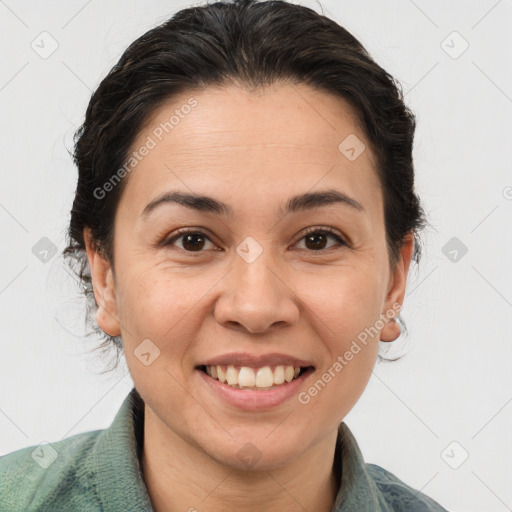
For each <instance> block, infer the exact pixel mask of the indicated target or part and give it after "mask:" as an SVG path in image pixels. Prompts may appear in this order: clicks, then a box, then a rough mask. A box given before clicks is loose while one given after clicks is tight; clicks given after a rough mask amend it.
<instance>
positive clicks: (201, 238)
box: [164, 231, 213, 252]
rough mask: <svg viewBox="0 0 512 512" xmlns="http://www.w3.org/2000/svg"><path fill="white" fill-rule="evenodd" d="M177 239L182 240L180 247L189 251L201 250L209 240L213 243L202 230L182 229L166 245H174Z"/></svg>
mask: <svg viewBox="0 0 512 512" xmlns="http://www.w3.org/2000/svg"><path fill="white" fill-rule="evenodd" d="M177 240H182V243H181V244H182V246H181V247H180V249H183V250H184V251H187V252H201V251H202V250H203V249H204V246H205V244H206V243H207V242H210V243H211V244H212V245H213V243H212V242H211V240H210V239H209V238H208V237H207V236H206V235H205V234H204V233H202V232H201V231H182V232H180V234H178V235H176V236H174V237H173V238H171V239H170V240H168V241H167V242H165V244H164V245H174V244H175V242H176V241H177Z"/></svg>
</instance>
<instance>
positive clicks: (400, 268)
mask: <svg viewBox="0 0 512 512" xmlns="http://www.w3.org/2000/svg"><path fill="white" fill-rule="evenodd" d="M413 252H414V236H413V233H409V234H408V235H407V236H406V238H405V241H404V245H403V247H402V249H401V250H400V255H399V261H398V262H397V264H396V267H395V270H394V271H393V273H392V274H391V276H390V279H389V288H388V293H387V296H386V301H385V309H384V311H383V312H382V313H383V320H384V321H385V322H386V323H385V325H384V327H383V328H382V330H381V332H380V339H381V341H394V340H396V339H397V338H398V336H400V324H398V322H396V321H395V320H394V318H396V317H397V316H398V313H399V311H400V310H399V308H398V307H397V305H398V304H399V305H400V307H401V306H402V304H403V302H404V296H405V286H406V284H407V273H408V271H409V265H410V263H411V259H412V255H413ZM393 306H394V307H393ZM390 311H396V313H395V314H394V316H393V317H391V318H390V315H391V314H390ZM386 313H387V314H386Z"/></svg>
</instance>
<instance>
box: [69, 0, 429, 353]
mask: <svg viewBox="0 0 512 512" xmlns="http://www.w3.org/2000/svg"><path fill="white" fill-rule="evenodd" d="M285 82H288V83H292V84H293V83H303V84H307V85H310V86H312V87H313V88H315V89H317V90H320V91H323V92H326V93H330V94H332V95H335V96H338V97H341V98H344V99H345V100H347V101H348V102H349V103H350V104H351V105H352V107H353V108H354V110H355V112H356V114H357V116H358V119H359V122H360V124H361V126H362V127H363V129H364V131H365V133H366V136H367V138H368V141H369V142H370V145H371V149H372V152H373V155H374V157H375V161H376V172H377V174H378V176H379V179H380V183H381V185H382V191H383V197H384V218H385V229H386V240H387V247H388V255H389V261H390V265H391V267H393V266H394V264H395V263H396V262H397V260H398V256H399V251H400V249H401V247H402V246H403V243H404V241H405V237H406V236H407V235H408V234H409V233H412V234H413V235H414V238H415V252H414V255H413V259H414V260H415V261H416V262H417V263H418V262H419V259H420V244H419V241H420V240H419V238H418V234H419V232H420V230H421V229H422V228H423V227H424V226H425V224H426V218H425V214H424V212H423V210H422V208H421V206H420V201H419V198H418V197H417V195H416V194H415V192H414V168H413V161H412V148H413V137H414V130H415V118H414V115H413V114H412V112H411V111H410V110H409V109H408V108H407V107H406V106H405V104H404V101H403V93H402V90H401V87H400V85H399V83H398V82H397V81H396V80H395V79H394V78H393V77H392V76H391V75H390V74H388V73H387V72H386V71H385V70H384V69H382V68H381V67H380V66H379V65H378V64H377V63H376V62H375V61H374V60H373V59H372V58H371V57H370V56H369V55H368V53H367V52H366V50H365V49H364V48H363V46H362V45H361V43H360V42H359V41H358V40H357V39H356V38H355V37H354V36H353V35H351V34H350V33H349V32H348V31H347V30H345V29H344V28H343V27H341V26H340V25H339V24H337V23H336V22H335V21H333V20H331V19H329V18H327V17H325V16H323V15H321V14H318V13H316V12H315V11H313V10H312V9H309V8H307V7H304V6H299V5H295V4H291V3H288V2H286V1H280V0H271V1H264V2H258V1H256V0H239V1H237V0H234V1H222V2H216V3H211V4H207V5H203V6H198V7H191V8H187V9H183V10H181V11H179V12H178V13H176V14H175V15H174V16H172V17H171V18H170V19H169V20H167V21H165V22H164V23H162V24H161V25H159V26H157V27H156V28H153V29H151V30H149V31H148V32H146V33H145V34H144V35H142V36H141V37H139V38H138V39H137V40H136V41H134V42H133V43H132V44H131V45H130V46H129V47H128V48H127V49H126V51H125V52H124V53H123V55H122V56H121V58H120V60H119V62H118V63H117V64H116V65H115V66H114V67H113V68H112V69H111V71H110V72H109V73H108V75H107V76H106V77H105V78H104V79H103V81H102V82H101V83H100V85H99V87H98V88H97V90H96V91H95V92H94V94H93V95H92V97H91V100H90V102H89V105H88V108H87V112H86V115H85V121H84V123H83V124H82V126H80V128H79V129H78V130H77V132H76V134H75V139H74V140H75V148H74V155H73V156H74V162H75V164H76V166H77V167H78V184H77V189H76V195H75V199H74V202H73V207H72V210H71V221H70V226H69V231H68V246H67V247H66V249H65V250H64V252H63V254H64V256H65V257H66V258H68V259H69V260H70V261H69V263H70V265H71V267H72V269H73V270H74V271H75V272H76V274H77V275H78V277H79V280H80V282H81V283H82V287H83V291H84V292H85V294H86V296H87V298H88V300H89V313H91V311H93V310H94V308H95V307H96V305H95V300H94V295H93V290H92V284H91V277H90V269H89V265H88V261H87V256H86V253H85V243H84V237H83V230H84V228H85V227H89V228H90V229H91V233H92V238H93V243H94V246H95V248H96V249H97V250H98V252H100V254H102V255H103V256H104V257H106V258H108V259H109V260H110V262H111V264H112V265H113V264H114V262H113V257H112V256H113V255H112V246H113V244H112V242H113V240H112V237H113V225H114V216H115V212H116V207H117V205H118V202H119V198H120V196H121V194H122V191H123V188H124V184H125V182H126V179H127V178H126V177H123V179H122V180H121V181H120V183H119V184H118V185H117V186H114V187H112V189H111V190H110V191H109V192H108V194H98V192H97V191H98V190H99V189H102V187H103V186H104V184H105V183H107V182H108V181H109V180H111V179H112V176H113V175H114V174H115V172H116V171H117V170H118V169H120V168H122V167H123V165H124V163H125V162H126V160H127V156H128V154H129V151H130V147H131V145H132V144H133V141H134V139H135V137H136V136H137V134H138V133H139V132H140V130H141V128H142V126H143V125H144V123H145V122H146V121H147V119H148V118H149V116H151V114H152V113H153V112H154V111H155V109H156V108H157V107H158V106H159V105H161V104H162V103H163V102H164V101H167V100H168V99H170V98H171V97H173V96H175V95H177V94H181V93H186V92H187V91H193V90H198V89H204V88H207V87H208V86H212V85H216V86H222V85H224V84H228V83H236V84H239V85H241V86H244V87H248V88H256V87H264V86H266V85H271V84H274V83H285ZM340 142H341V141H340ZM93 323H95V322H93ZM95 332H96V333H97V334H99V335H100V336H102V337H104V341H103V343H102V345H101V347H99V348H106V347H108V346H112V341H114V345H115V346H117V348H118V349H119V350H118V355H119V351H121V347H122V345H121V343H120V340H119V339H113V338H111V337H110V336H107V335H105V334H104V333H103V332H102V331H101V330H100V329H99V327H97V326H96V327H95Z"/></svg>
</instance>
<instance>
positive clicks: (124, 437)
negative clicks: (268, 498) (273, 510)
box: [0, 388, 446, 512]
mask: <svg viewBox="0 0 512 512" xmlns="http://www.w3.org/2000/svg"><path fill="white" fill-rule="evenodd" d="M143 429H144V402H143V401H142V398H141V397H140V395H139V394H138V392H137V390H136V389H135V388H133V389H132V391H131V392H130V393H129V395H128V396H127V397H126V399H125V400H124V402H123V404H122V406H121V408H120V409H119V411H118V413H117V415H116V417H115V418H114V421H113V422H112V424H111V426H110V427H109V428H107V429H104V430H95V431H92V432H86V433H82V434H77V435H75V436H72V437H69V438H67V439H64V440H62V441H58V442H55V443H50V444H47V445H44V444H43V445H39V446H37V447H36V446H31V447H28V448H23V449H21V450H17V451H15V452H12V453H10V454H8V455H4V456H3V457H0V511H1V512H31V511H33V512H35V511H37V512H64V511H65V512H71V511H80V512H100V511H105V512H117V511H119V512H132V511H133V512H140V511H152V510H153V509H152V507H151V501H150V499H149V495H148V492H147V489H146V486H145V484H144V479H143V476H142V472H141V469H140V468H141V465H140V460H141V454H142V445H143ZM44 466H46V468H45V467H44ZM335 469H336V474H337V475H341V486H340V490H339V492H338V495H337V498H336V502H335V505H334V507H333V509H332V511H331V512H349V511H350V512H388V511H396V512H406V511H407V512H420V511H425V512H426V511H429V512H430V511H432V512H436V511H444V512H446V509H444V508H443V507H441V506H440V505H439V504H437V503H436V502H435V501H433V500H432V499H430V498H428V497H427V496H425V495H424V494H422V493H420V492H418V491H416V490H415V489H413V488H411V487H409V486H408V485H406V484H405V483H404V482H402V481H401V480H399V479H398V478H397V477H395V476H394V475H393V474H392V473H390V472H389V471H386V470H385V469H382V468H381V467H379V466H376V465H374V464H366V463H365V462H364V460H363V457H362V454H361V451H360V450H359V447H358V446H357V443H356V441H355V439H354V437H353V435H352V433H351V432H350V430H349V429H348V427H347V426H346V425H345V423H341V424H340V426H339V431H338V439H337V444H336V452H335ZM193 506H194V504H191V507H193ZM262 506H263V507H264V504H262ZM202 509H205V507H204V506H203V507H202V508H201V510H202ZM263 509H264V508H263Z"/></svg>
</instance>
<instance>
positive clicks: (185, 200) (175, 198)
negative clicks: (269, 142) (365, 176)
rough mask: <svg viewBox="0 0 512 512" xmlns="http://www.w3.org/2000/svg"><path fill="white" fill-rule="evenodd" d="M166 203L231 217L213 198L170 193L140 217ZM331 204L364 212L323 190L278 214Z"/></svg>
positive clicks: (228, 208) (338, 194)
mask: <svg viewBox="0 0 512 512" xmlns="http://www.w3.org/2000/svg"><path fill="white" fill-rule="evenodd" d="M168 203H175V204H179V205H181V206H185V207H186V208H190V209H192V210H197V211H200V212H206V213H213V214H216V215H223V216H226V217H229V216H232V215H233V209H232V208H231V206H229V205H227V204H226V203H223V202H221V201H218V200H217V199H214V198H213V197H208V196H204V195H197V194H192V193H186V192H172V191H171V192H165V193H163V194H161V195H160V196H158V197H157V198H155V199H154V200H153V201H151V202H150V203H149V204H148V205H147V206H146V207H145V208H144V210H143V212H142V217H147V216H148V215H149V214H150V213H151V212H152V211H154V210H155V209H156V208H157V207H158V206H161V205H164V204H168ZM332 204H342V205H346V206H349V207H350V208H352V209H354V210H356V211H359V212H364V211H365V209H364V208H363V206H362V205H361V203H359V202H358V201H356V200H355V199H353V198H352V197H349V196H348V195H346V194H344V193H343V192H340V191H339V190H334V189H329V190H323V191H320V192H307V193H305V194H299V195H297V196H293V197H291V198H290V199H289V200H288V201H287V203H286V205H285V207H282V206H281V207H280V208H279V210H278V211H279V213H280V214H287V213H296V212H301V211H306V210H311V209H313V208H319V207H322V206H327V205H332Z"/></svg>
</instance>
